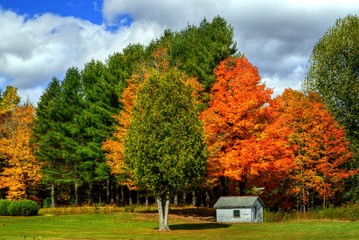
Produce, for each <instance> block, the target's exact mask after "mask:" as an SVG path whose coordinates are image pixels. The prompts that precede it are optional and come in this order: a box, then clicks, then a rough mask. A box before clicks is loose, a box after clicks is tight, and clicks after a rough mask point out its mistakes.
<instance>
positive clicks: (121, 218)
mask: <svg viewBox="0 0 359 240" xmlns="http://www.w3.org/2000/svg"><path fill="white" fill-rule="evenodd" d="M157 218H158V217H157V214H156V213H151V212H150V213H134V212H115V213H99V214H67V215H52V214H44V215H39V216H35V217H0V240H1V239H359V222H344V221H333V220H331V221H328V220H321V221H319V220H311V221H287V222H280V223H260V224H249V223H242V224H219V223H216V222H213V220H212V219H210V218H203V217H202V218H201V217H193V216H184V215H183V214H171V215H170V218H169V221H170V228H171V229H172V231H170V232H159V231H158V230H157V228H158V219H157Z"/></svg>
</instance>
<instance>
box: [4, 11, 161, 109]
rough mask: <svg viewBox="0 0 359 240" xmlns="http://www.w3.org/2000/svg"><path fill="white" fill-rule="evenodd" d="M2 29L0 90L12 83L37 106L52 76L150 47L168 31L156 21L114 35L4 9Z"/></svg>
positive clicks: (51, 17) (87, 25) (50, 16)
mask: <svg viewBox="0 0 359 240" xmlns="http://www.w3.org/2000/svg"><path fill="white" fill-rule="evenodd" d="M0 26H2V29H1V30H0V32H1V35H2V41H0V79H1V81H0V89H1V88H5V86H6V85H5V84H10V85H13V86H14V87H16V88H18V89H19V92H21V93H26V94H27V95H28V96H29V98H30V99H31V100H34V103H36V102H37V98H38V96H39V95H38V93H39V87H40V88H42V89H43V88H44V87H45V86H46V84H47V82H48V81H49V80H50V79H51V78H52V77H53V76H56V77H60V78H61V77H63V75H64V73H65V72H66V70H67V69H68V68H69V67H71V66H76V67H79V68H82V67H83V66H84V64H85V63H86V62H89V61H90V60H91V59H99V60H102V61H104V60H105V59H106V58H107V57H108V56H109V55H110V54H113V53H114V52H119V51H121V50H122V49H123V48H124V47H125V46H127V45H128V44H129V43H131V42H136V43H137V42H140V43H144V44H147V43H149V42H150V41H151V40H152V39H154V38H155V37H158V36H159V35H160V34H161V33H162V32H163V30H164V29H163V28H161V26H159V25H156V24H155V23H149V24H144V23H134V24H133V25H131V26H130V27H129V28H121V29H119V30H118V31H116V32H110V31H107V30H106V26H105V25H95V24H92V23H90V22H88V21H84V20H81V19H77V18H74V17H61V16H57V15H54V14H49V13H47V14H43V15H38V16H35V17H34V18H26V17H24V16H19V15H16V14H15V13H13V12H11V11H5V10H0ZM3 26H4V27H3ZM32 88H35V89H34V91H31V90H29V89H32ZM22 97H23V98H24V97H26V96H22Z"/></svg>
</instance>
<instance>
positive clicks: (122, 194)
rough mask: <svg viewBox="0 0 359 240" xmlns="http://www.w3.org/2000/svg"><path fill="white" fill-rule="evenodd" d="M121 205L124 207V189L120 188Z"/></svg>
mask: <svg viewBox="0 0 359 240" xmlns="http://www.w3.org/2000/svg"><path fill="white" fill-rule="evenodd" d="M121 204H122V206H125V187H124V186H121Z"/></svg>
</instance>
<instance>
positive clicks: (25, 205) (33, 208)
mask: <svg viewBox="0 0 359 240" xmlns="http://www.w3.org/2000/svg"><path fill="white" fill-rule="evenodd" d="M20 205H21V216H35V215H37V213H38V212H39V209H40V206H39V205H38V204H37V203H36V202H34V201H32V200H22V201H21V202H20Z"/></svg>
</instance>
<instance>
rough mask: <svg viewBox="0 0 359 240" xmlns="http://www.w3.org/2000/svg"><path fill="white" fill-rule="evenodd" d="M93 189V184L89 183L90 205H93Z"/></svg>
mask: <svg viewBox="0 0 359 240" xmlns="http://www.w3.org/2000/svg"><path fill="white" fill-rule="evenodd" d="M92 188H93V183H92V182H91V183H89V188H88V202H87V204H88V205H92V204H93V198H92V197H93V195H92Z"/></svg>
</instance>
